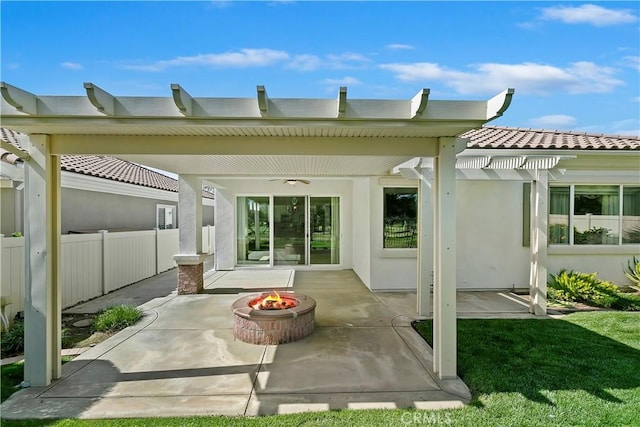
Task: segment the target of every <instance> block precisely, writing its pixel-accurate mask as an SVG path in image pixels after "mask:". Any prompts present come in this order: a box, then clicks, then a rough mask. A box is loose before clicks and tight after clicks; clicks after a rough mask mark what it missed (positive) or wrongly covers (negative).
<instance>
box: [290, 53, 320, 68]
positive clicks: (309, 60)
mask: <svg viewBox="0 0 640 427" xmlns="http://www.w3.org/2000/svg"><path fill="white" fill-rule="evenodd" d="M321 66H322V59H320V57H318V56H316V55H296V56H294V57H293V60H292V61H291V62H290V63H289V65H288V67H289V68H293V69H296V70H300V71H313V70H316V69H318V68H320V67H321Z"/></svg>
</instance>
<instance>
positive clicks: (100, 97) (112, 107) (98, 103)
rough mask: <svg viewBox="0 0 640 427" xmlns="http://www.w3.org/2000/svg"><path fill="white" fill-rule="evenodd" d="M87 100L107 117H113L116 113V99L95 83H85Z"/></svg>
mask: <svg viewBox="0 0 640 427" xmlns="http://www.w3.org/2000/svg"><path fill="white" fill-rule="evenodd" d="M84 88H85V90H86V91H87V98H89V101H90V102H91V104H92V105H93V106H94V107H96V109H97V110H98V111H99V112H101V113H102V114H105V115H107V116H113V115H114V114H115V112H116V99H115V98H114V96H113V95H111V94H110V93H109V92H107V91H105V90H103V89H101V88H99V87H98V86H96V85H94V84H93V83H89V82H86V83H84Z"/></svg>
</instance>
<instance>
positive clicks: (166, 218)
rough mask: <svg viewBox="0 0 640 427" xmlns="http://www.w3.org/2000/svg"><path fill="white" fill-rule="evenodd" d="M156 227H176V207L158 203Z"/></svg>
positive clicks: (162, 228)
mask: <svg viewBox="0 0 640 427" xmlns="http://www.w3.org/2000/svg"><path fill="white" fill-rule="evenodd" d="M156 227H157V228H159V229H160V230H167V229H170V228H176V207H175V206H172V205H156Z"/></svg>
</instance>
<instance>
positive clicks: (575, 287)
mask: <svg viewBox="0 0 640 427" xmlns="http://www.w3.org/2000/svg"><path fill="white" fill-rule="evenodd" d="M597 275H598V274H597V273H590V274H589V273H579V272H575V271H566V270H562V271H560V273H559V274H557V275H551V280H550V281H549V290H548V294H549V297H550V298H551V299H554V300H557V301H572V302H583V303H585V304H589V305H594V306H596V307H605V308H609V307H612V306H613V305H614V304H615V303H616V301H617V300H618V299H619V295H618V294H619V292H618V287H617V286H615V285H613V284H611V283H610V282H607V281H604V280H600V279H598V278H597V277H596V276H597Z"/></svg>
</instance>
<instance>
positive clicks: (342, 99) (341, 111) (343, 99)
mask: <svg viewBox="0 0 640 427" xmlns="http://www.w3.org/2000/svg"><path fill="white" fill-rule="evenodd" d="M337 109H338V114H337V117H338V118H342V117H344V116H345V113H346V111H347V88H346V87H344V86H342V87H340V91H339V92H338V99H337Z"/></svg>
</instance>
